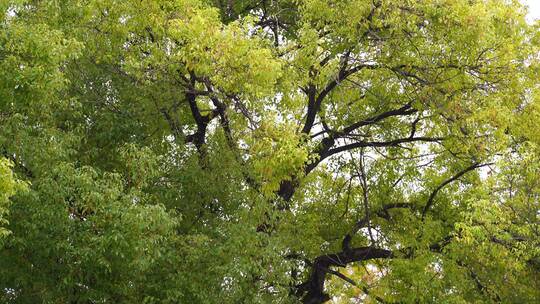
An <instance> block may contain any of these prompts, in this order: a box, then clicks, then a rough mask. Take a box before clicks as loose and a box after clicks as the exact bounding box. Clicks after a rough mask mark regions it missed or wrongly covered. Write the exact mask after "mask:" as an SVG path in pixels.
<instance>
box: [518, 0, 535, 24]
mask: <svg viewBox="0 0 540 304" xmlns="http://www.w3.org/2000/svg"><path fill="white" fill-rule="evenodd" d="M521 1H522V2H523V3H524V4H525V5H527V6H528V7H529V15H528V16H527V19H528V20H529V21H533V20H538V19H540V0H521Z"/></svg>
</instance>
